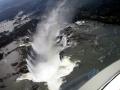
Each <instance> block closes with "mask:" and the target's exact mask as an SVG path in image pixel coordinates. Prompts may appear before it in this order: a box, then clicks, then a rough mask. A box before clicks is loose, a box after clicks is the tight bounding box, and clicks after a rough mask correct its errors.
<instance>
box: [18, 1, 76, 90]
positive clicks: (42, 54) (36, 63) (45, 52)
mask: <svg viewBox="0 0 120 90" xmlns="http://www.w3.org/2000/svg"><path fill="white" fill-rule="evenodd" d="M66 1H67V0H62V1H61V2H60V3H59V4H58V6H57V7H56V8H54V9H53V10H52V11H51V12H50V14H49V15H48V17H47V19H45V20H43V21H42V22H40V23H39V24H38V26H37V33H36V34H35V35H34V40H33V42H32V49H33V51H31V52H30V53H31V55H28V58H27V60H26V61H27V67H28V70H29V73H27V74H23V75H22V76H21V77H19V78H18V79H17V80H23V79H29V80H32V81H33V82H46V83H47V85H48V89H49V90H59V89H60V86H61V84H62V83H63V82H64V81H63V79H62V77H64V76H66V75H69V74H70V73H71V72H72V71H73V68H74V67H75V65H76V63H74V62H71V61H70V57H67V56H65V57H64V58H63V59H62V60H60V56H59V53H60V52H61V51H62V50H63V49H64V48H66V40H67V39H63V40H62V42H63V47H59V46H57V45H56V37H57V36H58V35H59V30H61V29H63V28H64V27H65V26H66V25H67V24H68V22H67V20H65V18H66V17H65V16H66V14H65V13H64V12H65V11H64V9H65V8H64V5H65V3H66ZM32 56H35V57H34V59H33V57H32Z"/></svg>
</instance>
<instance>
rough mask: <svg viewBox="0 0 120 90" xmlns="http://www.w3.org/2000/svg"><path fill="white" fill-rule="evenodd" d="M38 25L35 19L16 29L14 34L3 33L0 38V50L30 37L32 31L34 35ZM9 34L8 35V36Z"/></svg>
mask: <svg viewBox="0 0 120 90" xmlns="http://www.w3.org/2000/svg"><path fill="white" fill-rule="evenodd" d="M37 23H38V20H37V19H33V20H31V21H29V22H27V23H26V24H24V25H22V26H21V27H15V29H14V31H13V32H8V33H7V32H3V33H1V37H0V48H1V47H3V46H5V45H7V44H9V43H11V42H12V41H14V40H17V39H18V38H20V37H22V36H25V35H29V32H28V30H30V31H31V32H32V33H34V32H35V31H36V25H37ZM6 33H7V34H6Z"/></svg>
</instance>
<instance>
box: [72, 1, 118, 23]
mask: <svg viewBox="0 0 120 90" xmlns="http://www.w3.org/2000/svg"><path fill="white" fill-rule="evenodd" d="M119 10H120V1H119V0H100V1H97V2H96V3H94V2H93V3H91V4H90V3H88V4H87V5H84V6H83V7H80V8H78V10H77V11H76V15H75V17H74V19H73V21H74V20H75V21H76V20H81V19H89V20H98V21H101V22H105V23H112V24H120V12H119Z"/></svg>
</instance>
